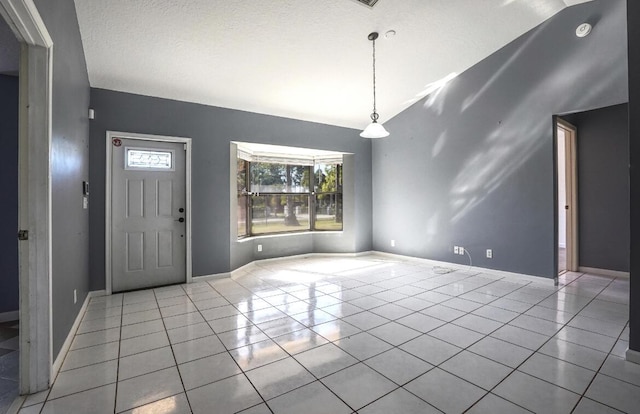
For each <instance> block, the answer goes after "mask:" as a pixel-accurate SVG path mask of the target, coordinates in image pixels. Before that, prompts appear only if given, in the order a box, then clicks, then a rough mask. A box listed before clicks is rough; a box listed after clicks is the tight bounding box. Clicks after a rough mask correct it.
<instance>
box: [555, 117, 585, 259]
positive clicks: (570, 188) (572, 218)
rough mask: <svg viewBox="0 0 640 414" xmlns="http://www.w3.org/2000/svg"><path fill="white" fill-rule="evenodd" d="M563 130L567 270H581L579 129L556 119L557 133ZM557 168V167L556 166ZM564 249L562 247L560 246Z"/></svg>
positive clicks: (558, 118) (560, 119)
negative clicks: (559, 129)
mask: <svg viewBox="0 0 640 414" xmlns="http://www.w3.org/2000/svg"><path fill="white" fill-rule="evenodd" d="M558 128H561V129H562V130H564V132H565V184H566V189H565V192H566V205H568V206H569V213H568V217H567V225H566V251H567V270H568V271H571V272H575V271H577V270H579V260H578V256H579V253H580V252H579V250H578V232H579V228H578V225H579V221H578V209H579V207H580V206H579V205H578V151H577V145H578V142H577V140H578V128H576V127H575V126H574V125H572V124H570V123H569V122H567V121H565V120H564V119H562V118H560V117H556V131H554V134H556V136H557V129H558ZM556 168H557V165H556ZM558 247H562V246H558Z"/></svg>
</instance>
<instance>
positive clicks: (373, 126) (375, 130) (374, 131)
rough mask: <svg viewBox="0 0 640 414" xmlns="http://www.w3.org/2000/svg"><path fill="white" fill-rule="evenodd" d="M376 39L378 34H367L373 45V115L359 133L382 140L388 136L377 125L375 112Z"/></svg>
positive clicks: (365, 136) (362, 135)
mask: <svg viewBox="0 0 640 414" xmlns="http://www.w3.org/2000/svg"><path fill="white" fill-rule="evenodd" d="M377 38H378V32H373V33H371V34H369V37H368V39H369V40H371V42H372V43H373V113H372V114H371V120H372V121H373V122H371V123H370V124H369V125H368V126H367V127H366V128H365V129H364V131H362V132H361V133H360V136H361V137H362V138H384V137H388V136H389V132H387V130H386V129H384V127H383V126H382V124H379V123H378V118H379V117H380V115H378V112H376V39H377Z"/></svg>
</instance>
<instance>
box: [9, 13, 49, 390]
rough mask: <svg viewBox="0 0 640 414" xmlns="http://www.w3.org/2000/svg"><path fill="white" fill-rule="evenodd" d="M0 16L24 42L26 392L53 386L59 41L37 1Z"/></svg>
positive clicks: (21, 218) (21, 166) (21, 211)
mask: <svg viewBox="0 0 640 414" xmlns="http://www.w3.org/2000/svg"><path fill="white" fill-rule="evenodd" d="M0 15H2V17H3V18H4V20H5V21H6V22H7V23H8V25H9V27H10V28H11V30H12V31H13V33H14V34H15V35H16V38H17V39H18V41H19V42H20V43H21V45H22V50H21V56H20V98H19V118H20V120H19V144H18V145H19V162H18V175H19V187H18V188H19V190H18V192H19V194H18V223H19V224H18V225H19V228H20V229H23V230H28V231H29V240H27V241H22V242H20V243H19V244H18V246H19V247H18V256H19V278H20V374H19V375H20V392H21V393H22V394H29V393H35V392H38V391H41V390H44V389H46V388H48V386H49V384H50V379H51V378H50V374H51V365H52V353H53V336H52V335H51V332H52V324H53V322H52V319H51V245H52V240H51V169H50V155H51V151H50V148H51V119H52V118H51V117H52V100H51V96H52V83H53V82H52V81H53V79H52V71H53V50H52V48H53V41H52V39H51V36H50V35H49V32H48V31H47V28H46V26H45V24H44V22H43V21H42V18H41V17H40V14H39V13H38V9H37V7H36V5H35V4H34V2H33V0H0Z"/></svg>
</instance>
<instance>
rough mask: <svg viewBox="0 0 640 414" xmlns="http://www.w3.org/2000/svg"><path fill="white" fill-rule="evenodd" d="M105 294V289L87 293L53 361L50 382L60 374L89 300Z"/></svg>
mask: <svg viewBox="0 0 640 414" xmlns="http://www.w3.org/2000/svg"><path fill="white" fill-rule="evenodd" d="M104 295H105V291H104V290H98V291H92V292H89V293H87V297H86V298H84V303H83V304H82V307H81V308H80V311H79V312H78V315H77V316H76V320H75V321H74V322H73V325H72V326H71V329H70V330H69V333H68V334H67V339H65V340H64V343H63V344H62V348H60V352H59V353H58V356H57V357H56V359H55V361H54V362H53V366H52V367H51V380H50V384H53V382H54V381H55V379H56V376H57V375H58V372H59V371H60V368H61V367H62V363H63V362H64V357H65V356H66V355H67V352H68V351H69V348H71V342H73V337H74V336H75V335H76V332H77V331H78V327H79V326H80V322H82V318H84V314H85V312H86V311H87V306H88V305H89V301H90V300H91V298H94V297H98V296H104Z"/></svg>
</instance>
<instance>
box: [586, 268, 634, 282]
mask: <svg viewBox="0 0 640 414" xmlns="http://www.w3.org/2000/svg"><path fill="white" fill-rule="evenodd" d="M578 271H580V272H582V273H589V274H592V275H602V276H610V277H621V278H624V279H629V276H630V274H629V272H622V271H620V270H608V269H598V268H596V267H586V266H580V267H578Z"/></svg>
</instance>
